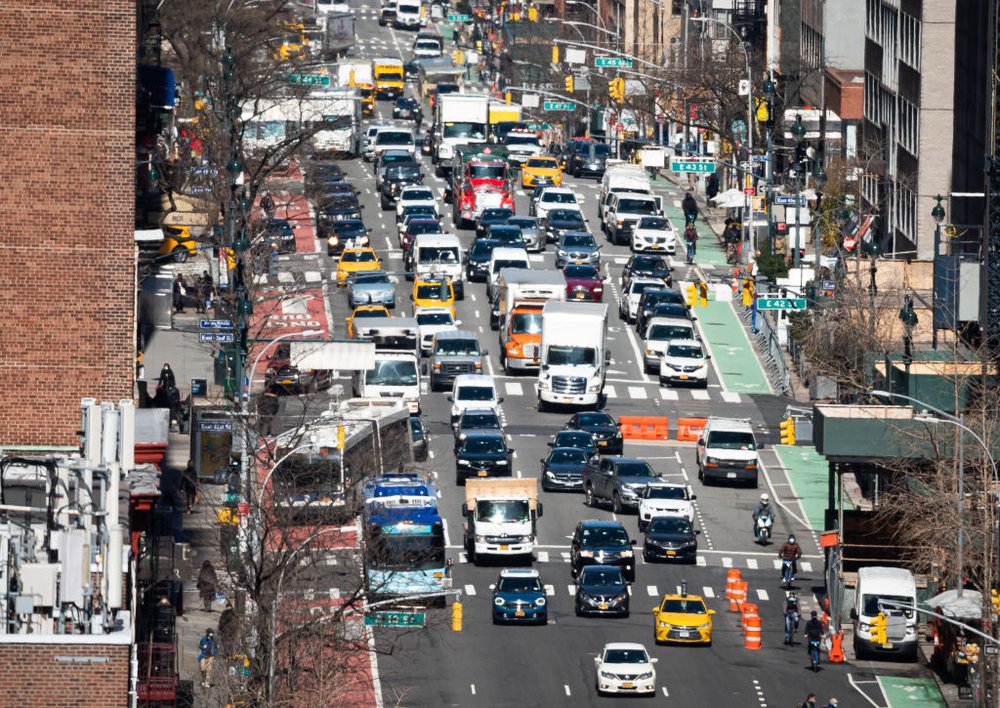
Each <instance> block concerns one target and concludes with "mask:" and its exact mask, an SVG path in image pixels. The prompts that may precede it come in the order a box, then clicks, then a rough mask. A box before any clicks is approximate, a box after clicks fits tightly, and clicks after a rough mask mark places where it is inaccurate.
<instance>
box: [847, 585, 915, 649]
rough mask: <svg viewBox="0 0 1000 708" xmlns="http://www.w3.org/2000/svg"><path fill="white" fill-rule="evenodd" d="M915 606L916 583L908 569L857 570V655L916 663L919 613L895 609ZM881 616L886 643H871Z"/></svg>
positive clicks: (853, 615) (854, 611)
mask: <svg viewBox="0 0 1000 708" xmlns="http://www.w3.org/2000/svg"><path fill="white" fill-rule="evenodd" d="M880 601H889V602H892V603H897V604H900V605H908V606H911V607H912V606H916V604H917V582H916V579H915V578H914V577H913V573H911V572H910V571H909V570H906V569H905V568H887V567H882V566H873V567H868V568H859V569H858V584H857V587H856V588H855V593H854V607H853V608H852V609H851V620H852V621H853V622H854V654H855V656H856V657H858V658H859V659H861V658H864V657H865V656H868V655H883V656H886V655H888V656H898V657H901V658H904V659H906V660H907V661H916V660H917V613H916V612H915V611H913V610H910V609H901V608H898V607H895V606H893V605H886V604H880ZM879 612H884V613H885V615H886V632H885V639H886V641H885V642H881V643H876V642H874V641H872V628H873V625H874V624H875V621H876V618H877V617H878V614H879Z"/></svg>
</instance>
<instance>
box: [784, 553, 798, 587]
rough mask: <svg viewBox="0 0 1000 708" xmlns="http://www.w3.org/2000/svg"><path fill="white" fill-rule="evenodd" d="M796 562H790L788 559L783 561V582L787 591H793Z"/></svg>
mask: <svg viewBox="0 0 1000 708" xmlns="http://www.w3.org/2000/svg"><path fill="white" fill-rule="evenodd" d="M794 565H795V563H794V561H790V560H788V559H787V558H785V559H783V560H782V561H781V582H783V583H784V584H785V589H786V590H791V589H792V580H794V579H795V574H794V573H793V566H794Z"/></svg>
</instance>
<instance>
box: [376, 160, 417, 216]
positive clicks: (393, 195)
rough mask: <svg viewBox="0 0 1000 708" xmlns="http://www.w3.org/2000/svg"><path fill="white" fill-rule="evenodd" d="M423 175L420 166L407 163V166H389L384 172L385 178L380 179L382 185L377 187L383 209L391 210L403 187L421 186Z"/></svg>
mask: <svg viewBox="0 0 1000 708" xmlns="http://www.w3.org/2000/svg"><path fill="white" fill-rule="evenodd" d="M423 182H424V173H423V171H422V170H421V169H420V165H418V164H414V163H409V164H406V163H404V164H390V165H389V167H387V168H386V170H385V177H383V178H382V183H381V185H380V186H379V199H380V201H381V202H382V208H383V209H391V208H392V206H393V205H394V204H395V203H396V200H397V199H399V193H400V192H401V191H402V189H403V187H409V186H410V185H413V184H423Z"/></svg>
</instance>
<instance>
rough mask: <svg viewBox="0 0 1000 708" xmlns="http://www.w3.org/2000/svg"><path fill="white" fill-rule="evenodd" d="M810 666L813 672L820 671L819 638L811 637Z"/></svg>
mask: <svg viewBox="0 0 1000 708" xmlns="http://www.w3.org/2000/svg"><path fill="white" fill-rule="evenodd" d="M809 668H811V669H812V670H813V673H816V672H818V671H819V638H817V637H809Z"/></svg>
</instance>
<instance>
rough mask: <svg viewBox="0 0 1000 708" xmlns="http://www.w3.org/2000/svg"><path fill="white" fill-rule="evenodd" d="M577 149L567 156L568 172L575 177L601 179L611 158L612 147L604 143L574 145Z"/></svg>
mask: <svg viewBox="0 0 1000 708" xmlns="http://www.w3.org/2000/svg"><path fill="white" fill-rule="evenodd" d="M570 144H571V145H573V147H574V148H575V149H572V150H570V152H569V153H567V155H566V171H567V172H569V173H570V174H571V175H573V176H574V177H577V178H579V177H595V178H597V179H601V178H602V177H603V176H604V170H605V169H606V168H607V166H608V158H609V157H611V147H610V146H609V145H605V144H604V143H579V144H575V145H574V144H573V143H570Z"/></svg>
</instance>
